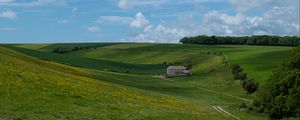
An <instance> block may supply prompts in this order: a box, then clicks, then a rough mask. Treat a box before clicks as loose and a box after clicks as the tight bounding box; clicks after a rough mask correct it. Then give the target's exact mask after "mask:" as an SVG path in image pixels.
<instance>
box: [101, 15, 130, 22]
mask: <svg viewBox="0 0 300 120" xmlns="http://www.w3.org/2000/svg"><path fill="white" fill-rule="evenodd" d="M102 20H105V21H109V22H113V23H120V24H129V23H130V22H131V21H133V18H132V17H121V16H100V17H99V19H98V22H99V21H102Z"/></svg>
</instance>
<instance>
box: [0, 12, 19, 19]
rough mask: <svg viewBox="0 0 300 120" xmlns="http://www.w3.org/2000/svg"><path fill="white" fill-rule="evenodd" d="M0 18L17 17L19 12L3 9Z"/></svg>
mask: <svg viewBox="0 0 300 120" xmlns="http://www.w3.org/2000/svg"><path fill="white" fill-rule="evenodd" d="M0 18H7V19H15V18H17V14H16V13H15V12H13V11H3V12H1V13H0Z"/></svg>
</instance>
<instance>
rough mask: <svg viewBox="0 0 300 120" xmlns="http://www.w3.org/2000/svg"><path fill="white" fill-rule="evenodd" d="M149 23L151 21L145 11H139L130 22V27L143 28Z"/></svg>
mask: <svg viewBox="0 0 300 120" xmlns="http://www.w3.org/2000/svg"><path fill="white" fill-rule="evenodd" d="M149 23H150V22H149V21H148V20H147V19H146V17H145V16H144V15H143V13H141V12H138V13H137V14H136V15H135V18H134V20H133V21H132V22H131V23H130V27H134V28H142V27H145V26H147V25H149Z"/></svg>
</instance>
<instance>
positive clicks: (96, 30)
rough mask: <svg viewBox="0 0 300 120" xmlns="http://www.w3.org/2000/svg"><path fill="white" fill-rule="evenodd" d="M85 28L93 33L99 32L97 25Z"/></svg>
mask: <svg viewBox="0 0 300 120" xmlns="http://www.w3.org/2000/svg"><path fill="white" fill-rule="evenodd" d="M87 30H88V31H89V32H93V33H97V32H100V28H99V27H97V26H90V27H88V28H87Z"/></svg>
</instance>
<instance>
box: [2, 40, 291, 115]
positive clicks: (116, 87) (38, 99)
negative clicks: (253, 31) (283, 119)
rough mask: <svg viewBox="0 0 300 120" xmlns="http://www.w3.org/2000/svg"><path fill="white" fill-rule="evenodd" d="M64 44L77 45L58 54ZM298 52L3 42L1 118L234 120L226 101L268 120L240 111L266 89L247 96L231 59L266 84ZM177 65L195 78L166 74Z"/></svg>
mask: <svg viewBox="0 0 300 120" xmlns="http://www.w3.org/2000/svg"><path fill="white" fill-rule="evenodd" d="M57 48H64V49H70V50H71V49H74V48H76V50H74V51H71V52H68V53H64V54H57V53H53V50H55V49H57ZM77 48H83V49H77ZM291 49H292V47H274V46H273V47H266V46H238V45H214V46H209V45H181V44H148V43H147V44H146V43H84V44H83V43H77V44H75V43H74V44H34V45H32V44H30V45H26V44H25V45H24V44H22V45H2V47H0V56H1V57H0V61H1V62H0V66H1V68H5V69H0V70H1V72H0V86H1V88H0V92H1V94H0V96H1V98H5V99H0V118H3V119H5V118H8V119H29V118H30V119H32V118H34V119H155V120H156V119H187V118H188V119H207V120H211V119H213V120H218V119H220V120H223V119H229V120H232V119H235V118H234V117H232V116H228V115H227V116H226V115H223V114H222V113H220V112H218V110H215V109H214V107H213V106H219V107H221V108H222V109H224V110H225V111H228V112H229V113H231V114H233V115H234V116H236V117H237V118H239V119H242V120H248V119H249V120H259V119H262V120H264V119H267V117H266V115H264V114H258V113H255V112H252V111H248V110H240V109H239V106H240V105H241V104H242V103H246V104H250V103H251V101H252V100H253V99H255V98H256V95H257V94H258V93H259V92H260V89H259V91H258V93H256V94H252V95H247V94H246V92H245V91H244V90H243V89H242V87H241V83H240V82H239V81H237V80H234V79H233V75H232V74H231V71H230V69H229V67H228V65H227V64H226V61H228V62H229V63H230V64H240V65H241V66H242V68H243V69H244V71H245V72H246V73H247V74H248V77H249V78H253V79H255V80H257V81H259V82H260V85H261V86H262V87H261V88H262V89H263V86H264V84H265V81H266V79H267V78H268V76H269V75H270V74H271V73H272V71H273V70H274V69H275V68H276V67H277V66H278V65H279V64H280V62H281V60H283V59H284V58H285V57H286V56H288V54H289V52H290V50H291ZM173 63H191V64H192V65H193V66H192V69H191V71H192V73H193V75H192V76H185V77H171V78H168V77H164V75H165V74H166V68H167V66H168V65H169V64H173ZM16 68H18V69H16ZM16 97H18V98H21V99H20V100H21V101H20V100H18V101H17V100H16V99H14V98H16ZM32 101H34V103H30V102H32Z"/></svg>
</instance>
